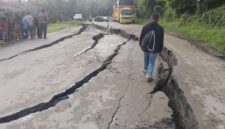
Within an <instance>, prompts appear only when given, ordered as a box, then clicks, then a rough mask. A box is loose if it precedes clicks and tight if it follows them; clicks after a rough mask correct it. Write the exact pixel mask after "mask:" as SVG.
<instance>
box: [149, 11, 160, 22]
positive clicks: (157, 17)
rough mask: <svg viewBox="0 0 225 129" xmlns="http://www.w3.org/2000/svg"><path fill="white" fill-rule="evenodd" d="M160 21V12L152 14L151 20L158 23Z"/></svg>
mask: <svg viewBox="0 0 225 129" xmlns="http://www.w3.org/2000/svg"><path fill="white" fill-rule="evenodd" d="M158 21H159V14H158V13H153V14H152V15H151V22H155V23H157V22H158Z"/></svg>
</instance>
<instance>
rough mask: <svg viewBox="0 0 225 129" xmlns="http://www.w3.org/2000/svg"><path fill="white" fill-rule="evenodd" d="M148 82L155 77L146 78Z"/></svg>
mask: <svg viewBox="0 0 225 129" xmlns="http://www.w3.org/2000/svg"><path fill="white" fill-rule="evenodd" d="M146 79H147V82H152V81H153V80H154V79H153V78H146Z"/></svg>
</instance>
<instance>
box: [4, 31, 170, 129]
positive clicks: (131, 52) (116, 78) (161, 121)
mask: <svg viewBox="0 0 225 129" xmlns="http://www.w3.org/2000/svg"><path fill="white" fill-rule="evenodd" d="M77 30H78V29H77ZM99 33H103V32H102V31H100V30H97V29H95V28H93V27H88V28H87V29H86V30H85V31H84V32H82V33H81V34H80V35H77V36H74V37H72V38H68V39H65V40H64V41H62V42H59V43H57V44H55V45H54V46H50V47H47V48H43V49H40V50H37V51H31V52H28V53H25V54H23V55H19V56H17V57H15V58H12V59H10V60H5V61H2V62H0V73H1V74H0V95H1V97H0V102H1V106H0V119H1V118H2V117H4V116H7V115H10V114H13V113H16V112H18V111H20V110H23V109H27V108H29V107H32V106H34V105H36V104H39V103H43V102H46V101H48V100H49V99H51V98H52V97H53V96H54V95H56V94H59V93H61V92H63V91H65V90H67V89H69V88H71V86H73V85H74V83H76V82H78V81H80V80H81V79H82V78H84V77H85V76H87V75H88V74H90V73H91V72H92V71H94V70H96V69H98V68H99V67H101V65H102V63H103V62H104V61H105V60H106V59H107V58H108V57H109V56H110V55H112V54H113V53H115V50H116V49H117V48H118V46H120V45H122V44H123V45H122V46H121V47H120V49H118V53H117V54H116V55H115V57H114V58H112V62H111V63H110V64H109V65H108V66H107V68H106V69H103V70H102V71H100V72H99V73H98V74H97V75H96V76H94V77H93V78H91V79H90V80H89V81H88V82H86V83H84V84H83V85H82V87H80V88H79V89H77V90H76V91H75V92H74V93H73V94H70V95H69V96H68V97H69V98H68V99H65V100H62V101H60V102H59V103H58V104H56V105H54V106H53V107H51V108H49V109H46V110H43V111H41V112H36V113H32V114H28V115H26V116H24V117H22V118H19V119H17V120H14V121H10V122H8V123H2V124H0V129H43V128H45V129H144V128H150V129H159V128H162V129H163V128H167V129H173V128H174V127H173V122H172V121H171V117H170V115H171V114H172V112H171V110H170V109H169V108H168V106H167V102H168V100H167V98H166V96H165V95H164V94H162V93H159V94H156V95H154V96H153V98H151V96H148V95H146V94H147V93H148V92H149V91H150V90H152V89H153V88H154V85H155V82H153V83H151V84H149V83H147V82H146V81H145V77H144V74H143V73H142V71H143V68H142V67H143V59H142V52H141V50H140V48H139V46H138V42H137V41H133V40H130V41H127V39H125V38H122V37H121V36H119V35H105V36H104V37H102V38H101V39H99V42H98V43H97V44H96V46H95V47H94V48H92V49H89V48H90V46H92V45H93V43H94V40H93V39H92V38H93V36H96V35H98V34H99ZM68 34H69V33H68ZM57 35H60V34H57ZM52 38H56V37H54V36H53V37H52ZM52 38H51V37H49V39H48V41H49V40H53V39H52ZM48 41H40V42H43V43H41V44H42V45H43V44H46V43H48ZM37 43H38V42H37ZM41 44H40V45H41ZM23 45H25V46H26V47H25V48H28V49H31V48H32V47H33V48H35V47H37V46H38V45H37V44H35V45H33V44H29V47H27V46H28V45H27V44H24V43H22V44H21V45H18V48H17V49H16V50H14V48H15V47H14V46H13V45H12V46H6V47H4V48H1V49H2V50H3V51H1V53H3V55H4V56H2V58H6V57H8V56H11V55H13V54H17V53H19V52H21V51H24V50H26V49H24V48H23ZM12 49H13V52H12V53H10V52H11V51H10V50H12ZM86 49H88V51H85V50H86ZM6 50H8V51H6ZM84 51H85V52H84ZM83 52H84V53H83ZM80 53H82V54H80ZM149 104H151V106H150V107H149V108H147V109H146V107H148V105H149ZM159 107H160V108H159ZM145 109H146V111H145V112H143V111H144V110H145Z"/></svg>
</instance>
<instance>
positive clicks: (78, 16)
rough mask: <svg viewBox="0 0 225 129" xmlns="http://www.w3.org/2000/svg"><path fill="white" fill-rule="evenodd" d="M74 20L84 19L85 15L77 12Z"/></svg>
mask: <svg viewBox="0 0 225 129" xmlns="http://www.w3.org/2000/svg"><path fill="white" fill-rule="evenodd" d="M73 19H74V20H83V19H84V17H83V15H82V14H75V15H74V17H73Z"/></svg>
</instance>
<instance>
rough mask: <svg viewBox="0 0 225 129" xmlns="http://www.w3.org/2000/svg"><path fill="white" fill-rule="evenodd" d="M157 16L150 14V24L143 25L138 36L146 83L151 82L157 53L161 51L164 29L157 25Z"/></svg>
mask: <svg viewBox="0 0 225 129" xmlns="http://www.w3.org/2000/svg"><path fill="white" fill-rule="evenodd" d="M158 20H159V15H158V14H157V13H154V14H152V16H151V22H150V23H148V24H147V25H145V26H144V27H143V29H142V32H141V36H140V46H141V48H142V50H143V52H144V72H145V74H146V79H147V81H148V82H152V81H153V70H154V65H155V60H156V57H157V53H160V52H161V51H162V50H163V44H164V29H163V27H161V26H160V25H159V24H158Z"/></svg>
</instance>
